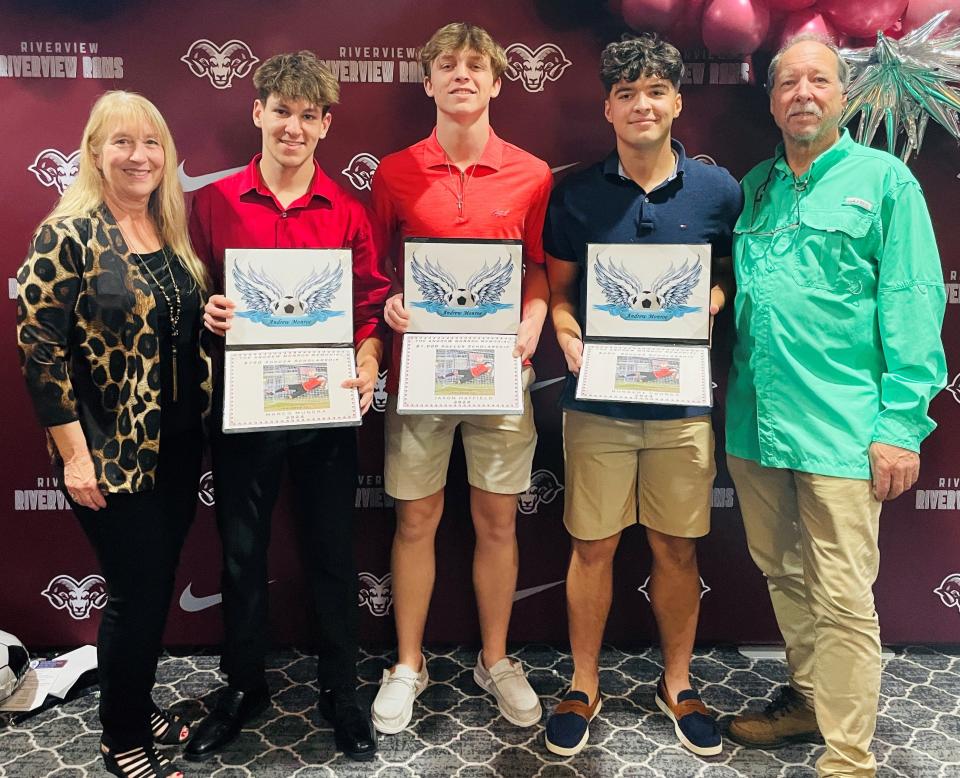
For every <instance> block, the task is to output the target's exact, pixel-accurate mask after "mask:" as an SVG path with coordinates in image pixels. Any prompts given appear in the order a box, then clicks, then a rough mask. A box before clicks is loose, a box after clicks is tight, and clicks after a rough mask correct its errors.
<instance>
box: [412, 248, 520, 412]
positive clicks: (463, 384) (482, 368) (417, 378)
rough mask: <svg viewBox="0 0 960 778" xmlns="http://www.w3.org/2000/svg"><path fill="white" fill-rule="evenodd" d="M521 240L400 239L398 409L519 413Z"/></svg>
mask: <svg viewBox="0 0 960 778" xmlns="http://www.w3.org/2000/svg"><path fill="white" fill-rule="evenodd" d="M522 260H523V244H522V242H521V241H519V240H452V239H428V238H408V239H407V240H406V241H404V268H403V277H404V292H403V296H404V307H405V308H406V309H407V311H408V312H409V314H410V324H409V327H408V329H407V332H406V334H405V335H404V336H403V349H402V355H401V360H400V391H399V395H398V397H397V413H439V414H442V413H449V414H457V415H461V414H522V413H523V387H522V385H521V377H520V373H521V365H520V360H519V359H518V358H516V357H514V356H513V350H514V347H515V346H516V333H517V328H518V327H519V326H520V308H521V299H522V298H521V283H522V278H523V263H522Z"/></svg>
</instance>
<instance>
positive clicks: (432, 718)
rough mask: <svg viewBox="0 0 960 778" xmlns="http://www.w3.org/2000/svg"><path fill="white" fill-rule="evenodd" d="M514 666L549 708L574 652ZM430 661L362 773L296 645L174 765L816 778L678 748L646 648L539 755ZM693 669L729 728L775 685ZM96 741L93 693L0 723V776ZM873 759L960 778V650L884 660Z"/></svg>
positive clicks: (88, 768)
mask: <svg viewBox="0 0 960 778" xmlns="http://www.w3.org/2000/svg"><path fill="white" fill-rule="evenodd" d="M516 656H519V657H520V658H521V659H522V660H523V662H524V664H525V665H526V666H527V668H528V671H529V677H530V680H531V682H532V684H533V687H534V688H535V689H536V690H537V691H538V692H539V693H540V695H541V697H542V698H543V702H544V708H545V709H546V710H549V709H550V708H551V707H552V706H553V705H555V704H556V701H557V698H558V697H559V695H561V694H562V693H563V692H564V690H565V688H566V685H567V682H568V679H569V677H570V672H571V663H570V659H569V656H568V655H566V654H564V653H561V652H559V651H557V650H555V649H552V648H549V647H545V646H528V647H526V648H523V649H521V650H519V651H518V652H517V653H516ZM428 659H429V668H430V676H431V679H432V683H431V685H430V686H429V687H428V688H427V690H426V691H425V692H424V693H423V695H422V696H421V697H420V700H419V704H418V705H417V707H416V711H415V717H414V722H413V727H412V729H410V730H408V731H407V732H405V733H403V734H400V735H393V736H390V737H381V739H380V753H379V755H378V756H377V759H376V761H375V762H373V763H368V764H357V763H355V762H351V761H350V760H348V759H345V758H344V757H342V756H339V755H337V754H336V753H335V752H334V746H333V734H332V732H331V731H330V730H329V729H328V728H326V727H325V725H323V724H321V723H320V722H319V721H318V718H317V714H316V711H315V707H314V704H315V701H316V691H315V687H314V685H313V684H312V679H313V677H314V667H315V662H314V661H313V660H311V659H310V657H308V656H305V655H304V654H302V653H298V652H296V651H281V652H277V653H274V654H272V655H271V657H270V668H271V669H270V671H269V682H270V686H271V688H272V689H273V691H274V697H273V707H272V708H270V709H269V710H268V711H267V712H266V713H265V714H264V715H263V716H262V717H261V718H260V719H258V720H257V721H256V722H254V725H253V727H252V728H250V729H248V730H245V731H244V732H243V733H242V734H241V736H240V738H239V739H238V740H237V741H236V742H235V743H234V744H233V745H232V746H231V748H230V749H229V750H227V751H225V752H224V753H223V754H221V755H220V756H219V757H217V758H215V759H213V760H211V761H209V762H207V763H204V764H202V765H194V764H192V763H189V762H186V761H184V760H182V759H181V760H179V761H178V764H179V765H180V767H181V768H184V769H185V772H186V774H187V776H190V777H193V776H217V777H218V778H241V777H243V778H247V777H248V776H253V777H255V778H279V776H293V775H295V776H300V777H302V778H307V777H309V778H314V777H320V776H324V777H325V778H329V777H332V776H361V775H363V776H367V775H375V776H382V778H401V776H411V777H412V776H417V777H419V778H450V776H457V777H458V778H486V777H489V778H494V776H503V777H504V778H528V777H529V776H539V777H540V778H574V777H575V776H582V777H583V778H600V777H601V776H617V777H618V778H619V777H620V776H623V777H624V778H626V777H627V776H630V778H633V777H634V776H637V777H639V776H668V777H669V778H681V777H682V778H692V777H694V776H696V777H698V778H699V777H701V776H702V777H703V778H733V777H734V776H750V777H751V778H767V777H768V776H769V777H770V778H773V777H774V776H777V777H778V778H802V777H806V776H814V775H815V771H814V769H813V763H814V761H815V760H816V758H817V755H818V753H819V751H820V748H819V747H817V746H813V745H797V746H791V747H788V748H784V749H781V750H779V751H776V752H765V751H748V750H746V749H743V748H741V747H739V746H735V745H734V744H732V743H730V742H729V741H727V742H725V746H724V752H723V754H721V755H720V756H718V757H713V758H711V759H706V760H702V759H697V758H696V757H694V756H692V755H690V754H689V753H688V752H687V751H685V750H683V749H682V748H680V747H679V746H678V745H677V742H676V739H675V737H674V735H673V729H672V726H671V725H670V724H669V722H668V721H667V720H666V718H665V717H664V716H663V715H662V714H660V713H659V712H658V711H657V709H656V707H655V705H654V702H653V693H654V683H655V681H656V678H657V676H658V675H659V673H660V665H659V661H660V654H659V652H658V651H657V650H655V649H647V650H645V651H642V652H640V653H633V654H630V653H624V652H621V651H618V650H616V649H612V648H607V649H605V650H604V654H603V657H602V660H601V664H602V666H603V667H604V668H606V669H605V670H604V671H603V674H602V680H601V684H602V688H603V691H604V694H605V699H604V703H603V710H602V712H601V714H600V715H599V716H598V717H597V719H595V720H594V722H593V724H592V725H591V741H590V746H589V747H588V748H586V749H584V750H583V751H582V752H581V753H580V754H578V755H577V756H575V757H571V758H559V757H555V756H553V755H551V754H549V753H548V752H547V751H546V750H545V748H544V746H543V727H542V725H541V726H537V727H532V728H530V729H518V728H516V727H514V726H512V725H510V724H508V723H507V722H505V721H504V720H502V719H500V718H499V717H498V716H497V715H496V708H495V707H494V705H493V701H492V697H489V696H488V695H486V694H484V693H483V692H481V690H480V689H479V688H478V687H477V686H476V685H475V684H474V682H473V676H472V668H473V665H474V663H475V662H476V654H475V652H474V651H473V650H467V649H454V650H451V651H447V652H437V653H431V654H429V655H428ZM388 660H389V657H387V656H384V655H369V654H366V655H364V658H363V662H362V664H361V667H360V674H361V678H362V680H363V682H364V685H363V687H362V690H361V693H362V694H363V697H364V699H365V700H372V699H373V696H374V694H375V693H376V683H377V681H378V680H379V677H380V674H381V672H382V669H383V668H384V667H385V666H386V664H387V662H388ZM693 674H694V676H695V678H696V681H697V683H698V684H699V686H700V689H701V691H702V694H703V698H704V700H705V702H706V703H707V705H708V706H710V707H711V708H713V709H714V710H716V711H718V712H719V713H720V714H721V716H722V717H724V718H728V717H729V716H731V715H733V714H736V713H737V712H739V711H741V710H743V709H744V708H745V707H747V706H748V705H751V704H753V705H757V704H759V703H761V702H762V701H763V700H764V698H767V697H769V696H770V695H771V694H772V692H773V691H774V689H775V688H776V686H777V685H779V684H781V683H783V681H784V665H783V663H782V662H778V661H772V660H758V661H751V660H749V659H746V658H745V657H743V656H742V655H740V654H739V653H738V652H736V651H735V650H733V649H729V648H728V649H713V650H707V651H703V650H701V651H698V652H697V654H696V656H695V658H694V662H693ZM219 684H220V681H219V677H218V673H217V657H215V656H182V657H181V656H165V657H164V658H163V661H162V662H161V665H160V669H159V672H158V686H157V689H156V693H155V697H156V700H157V702H158V703H159V704H160V705H173V706H174V707H175V708H176V710H178V711H179V712H180V713H182V714H185V715H186V716H187V717H188V718H191V719H196V718H199V717H200V716H201V715H202V713H203V707H202V706H203V705H204V704H205V703H207V702H208V701H209V699H210V694H211V692H212V691H213V690H215V689H216V688H217V687H218V686H219ZM97 744H98V721H97V696H96V694H95V693H89V694H86V695H85V696H81V697H79V698H78V699H75V700H73V701H71V702H67V703H64V704H61V705H59V706H57V707H54V708H51V709H48V710H45V711H43V712H41V713H39V714H37V715H34V716H32V717H29V718H27V719H24V720H22V721H17V722H13V723H11V722H9V721H7V720H4V719H0V776H10V778H41V777H42V776H56V778H85V777H86V776H102V775H106V772H105V771H104V770H103V768H102V766H101V763H100V762H99V760H98V759H97V758H96V756H95V755H96V749H97ZM874 749H875V753H876V755H877V761H878V763H879V765H880V769H879V773H878V775H880V776H884V777H885V778H894V777H896V778H960V652H951V653H944V652H942V651H938V650H934V649H929V648H919V647H912V648H908V649H905V650H903V651H899V652H898V653H897V655H896V656H895V658H893V659H891V660H890V661H889V662H887V663H886V665H885V667H884V672H883V685H882V697H881V702H880V717H879V721H878V724H877V736H876V740H875V741H874ZM170 755H171V756H174V755H175V754H174V753H171V754H170Z"/></svg>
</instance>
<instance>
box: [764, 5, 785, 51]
mask: <svg viewBox="0 0 960 778" xmlns="http://www.w3.org/2000/svg"><path fill="white" fill-rule="evenodd" d="M789 18H790V14H788V13H787V12H786V11H771V12H770V27H769V28H768V29H767V37H766V38H764V39H763V43H761V44H760V48H761V49H762V50H763V51H776V50H777V48H778V47H779V45H780V36H781V34H782V33H783V25H784V24H786V23H787V19H789Z"/></svg>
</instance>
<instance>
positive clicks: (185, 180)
mask: <svg viewBox="0 0 960 778" xmlns="http://www.w3.org/2000/svg"><path fill="white" fill-rule="evenodd" d="M184 164H186V160H184V161H183V162H181V163H180V167H178V168H177V175H179V176H180V186H182V187H183V191H184V192H194V191H196V190H197V189H202V188H203V187H205V186H206V185H207V184H212V183H213V182H214V181H219V180H220V179H221V178H226V177H227V176H232V175H233V174H234V173H239V172H240V171H241V170H243V169H244V168H245V167H246V165H241V166H240V167H232V168H228V169H227V170H218V171H217V172H216V173H206V174H205V175H202V176H188V175H187V174H186V172H184V170H183V166H184Z"/></svg>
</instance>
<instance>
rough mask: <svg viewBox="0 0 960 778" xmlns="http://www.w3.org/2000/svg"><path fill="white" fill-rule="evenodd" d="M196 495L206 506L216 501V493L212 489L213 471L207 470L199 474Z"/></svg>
mask: <svg viewBox="0 0 960 778" xmlns="http://www.w3.org/2000/svg"><path fill="white" fill-rule="evenodd" d="M197 497H198V498H199V499H200V502H202V503H203V504H204V505H206V506H207V507H208V508H209V507H210V506H211V505H213V504H215V503H216V501H217V500H216V495H215V493H214V490H213V471H212V470H207V472H206V473H204V474H203V475H202V476H200V486H199V488H198V489H197Z"/></svg>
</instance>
